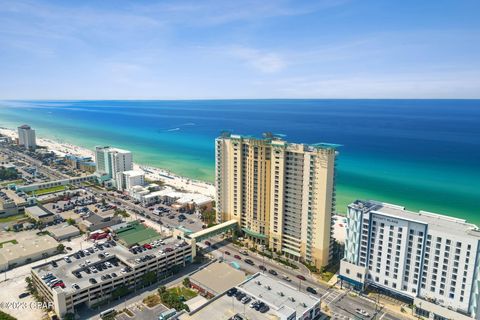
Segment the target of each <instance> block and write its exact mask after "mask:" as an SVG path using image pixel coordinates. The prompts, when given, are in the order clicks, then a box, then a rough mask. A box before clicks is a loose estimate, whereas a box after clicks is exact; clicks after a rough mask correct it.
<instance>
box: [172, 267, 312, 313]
mask: <svg viewBox="0 0 480 320" xmlns="http://www.w3.org/2000/svg"><path fill="white" fill-rule="evenodd" d="M236 288H237V289H238V290H239V291H241V292H243V293H245V294H246V295H247V296H248V297H250V298H251V299H252V301H253V300H257V301H261V302H263V303H265V304H266V305H267V306H268V307H269V310H268V311H266V312H265V313H261V312H259V311H256V310H255V309H252V308H249V307H248V306H246V305H245V304H242V303H241V302H239V301H237V299H235V298H234V297H228V296H227V295H226V294H222V295H219V296H217V297H215V298H213V299H212V300H210V301H209V302H207V303H206V304H204V305H203V306H201V307H199V308H197V309H196V310H192V312H190V313H188V314H186V313H184V314H182V315H180V317H179V319H181V320H204V319H229V318H231V317H233V316H235V314H237V313H239V314H241V315H242V317H243V319H257V320H268V319H278V320H307V319H308V320H316V319H320V318H321V316H322V313H321V310H320V299H319V298H317V297H314V296H312V295H309V294H307V293H303V292H301V291H299V290H298V289H297V288H295V287H293V286H291V285H290V284H287V283H284V282H282V281H278V279H273V278H270V277H269V276H267V275H264V274H262V273H256V274H254V275H253V276H251V277H250V278H248V279H247V280H245V281H244V282H242V283H240V284H239V285H237V286H236Z"/></svg>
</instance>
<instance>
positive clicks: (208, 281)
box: [190, 262, 245, 294]
mask: <svg viewBox="0 0 480 320" xmlns="http://www.w3.org/2000/svg"><path fill="white" fill-rule="evenodd" d="M190 280H191V281H192V282H194V283H198V284H200V285H201V286H202V287H203V288H205V289H207V290H208V291H210V292H212V291H213V293H216V294H219V293H222V292H225V291H226V290H228V289H230V288H232V287H235V286H237V285H238V284H240V283H241V282H242V281H244V280H245V273H244V272H242V271H239V270H237V269H235V268H233V267H231V266H230V265H228V264H227V263H224V262H214V263H212V264H210V265H208V266H207V267H205V268H203V269H202V270H200V271H198V272H196V273H194V274H193V275H191V276H190Z"/></svg>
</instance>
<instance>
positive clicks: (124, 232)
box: [115, 221, 162, 246]
mask: <svg viewBox="0 0 480 320" xmlns="http://www.w3.org/2000/svg"><path fill="white" fill-rule="evenodd" d="M115 233H116V234H117V236H118V238H120V240H121V241H122V242H123V243H124V244H125V245H126V246H131V245H133V244H135V243H139V244H144V243H147V242H151V241H153V240H157V239H161V238H162V236H161V235H160V234H159V233H157V232H156V231H155V230H153V229H151V228H148V227H146V226H145V225H143V224H142V223H139V222H138V221H133V222H131V223H128V224H127V225H126V226H125V227H123V228H119V229H116V230H115Z"/></svg>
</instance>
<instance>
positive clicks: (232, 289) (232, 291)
mask: <svg viewBox="0 0 480 320" xmlns="http://www.w3.org/2000/svg"><path fill="white" fill-rule="evenodd" d="M237 291H238V290H237V288H231V289H229V290H228V291H227V296H229V297H231V296H233V295H234V294H236V293H237Z"/></svg>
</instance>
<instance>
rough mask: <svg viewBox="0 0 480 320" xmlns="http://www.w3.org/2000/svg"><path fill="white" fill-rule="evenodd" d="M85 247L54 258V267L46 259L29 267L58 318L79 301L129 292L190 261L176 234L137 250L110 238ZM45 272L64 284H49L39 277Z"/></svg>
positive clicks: (86, 302)
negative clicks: (99, 244) (82, 251)
mask: <svg viewBox="0 0 480 320" xmlns="http://www.w3.org/2000/svg"><path fill="white" fill-rule="evenodd" d="M88 250H90V251H91V253H89V255H88V256H85V257H81V256H79V258H78V259H77V258H75V257H74V255H73V254H72V256H71V257H70V260H69V261H70V262H68V261H65V259H60V260H57V261H56V264H57V266H56V267H54V266H52V264H50V263H46V264H42V265H39V266H37V267H35V268H33V269H32V280H33V283H34V285H35V287H36V288H37V290H38V292H39V294H40V295H41V296H43V297H44V298H45V300H46V301H47V302H51V303H53V306H54V307H53V308H54V310H55V312H56V313H57V315H59V316H60V317H61V318H63V317H64V316H65V314H67V313H75V309H76V308H78V307H80V306H82V305H86V306H89V307H91V306H94V305H96V304H100V303H102V302H105V301H106V300H108V299H114V298H115V297H118V296H119V295H122V294H126V293H128V292H131V291H133V290H134V289H135V287H139V286H141V285H143V284H144V283H145V281H147V280H145V279H147V278H148V281H149V282H151V281H152V280H151V278H152V277H153V278H157V279H162V278H164V277H166V276H168V275H169V274H171V273H172V271H173V270H175V269H178V268H182V267H184V266H185V265H186V264H188V263H190V262H191V261H192V248H191V245H190V244H189V243H187V242H185V240H183V239H176V238H175V239H174V238H170V239H165V240H164V244H163V245H161V246H158V247H156V248H153V249H151V250H147V251H144V252H140V253H137V254H134V253H132V252H131V251H129V250H128V249H127V248H126V247H124V246H122V245H119V244H118V245H117V244H115V243H114V242H112V241H108V247H106V245H104V246H102V249H99V248H98V247H95V248H94V247H92V248H88ZM99 265H102V267H101V270H100V268H99ZM87 272H88V273H87ZM49 273H51V274H52V275H53V276H54V277H56V278H57V279H59V280H61V281H62V282H63V284H64V288H61V287H59V286H57V287H53V288H52V287H51V286H49V285H48V284H47V281H45V280H44V279H42V277H45V276H46V275H47V274H49ZM79 276H80V277H79Z"/></svg>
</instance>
